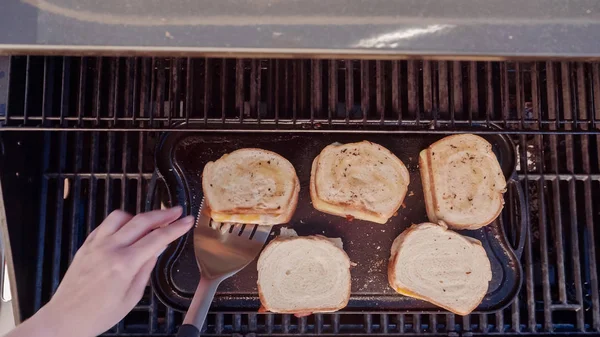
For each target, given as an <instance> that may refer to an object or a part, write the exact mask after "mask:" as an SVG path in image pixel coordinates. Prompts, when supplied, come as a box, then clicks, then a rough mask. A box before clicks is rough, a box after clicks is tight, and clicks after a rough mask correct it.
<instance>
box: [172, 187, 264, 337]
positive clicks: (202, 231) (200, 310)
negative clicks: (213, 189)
mask: <svg viewBox="0 0 600 337" xmlns="http://www.w3.org/2000/svg"><path fill="white" fill-rule="evenodd" d="M210 220H211V219H210V216H209V215H208V209H207V208H206V204H205V203H204V198H203V199H202V203H201V204H200V212H199V213H198V219H197V221H196V227H195V228H194V253H195V255H196V262H197V263H198V267H199V268H200V274H201V277H200V283H199V284H198V288H197V289H196V293H195V294H194V298H193V299H192V303H191V304H190V307H189V309H188V312H187V314H186V315H185V319H184V320H183V325H182V326H181V327H180V328H179V331H178V333H177V336H179V337H191V336H200V330H201V329H202V325H203V324H204V320H205V319H206V314H207V313H208V309H209V308H210V304H211V302H212V300H213V298H214V296H215V292H216V291H217V287H218V286H219V284H220V283H221V282H222V281H223V280H224V279H226V278H228V277H230V276H232V275H233V274H235V273H237V272H238V271H240V270H242V269H243V268H244V267H245V266H247V265H248V264H249V263H250V262H252V260H254V258H255V257H256V256H257V255H258V253H259V252H260V251H261V250H262V248H263V246H264V244H265V242H266V241H267V238H268V237H269V234H270V233H271V227H270V226H258V225H241V224H235V225H224V224H217V223H211V221H210Z"/></svg>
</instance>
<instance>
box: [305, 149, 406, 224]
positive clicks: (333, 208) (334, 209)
mask: <svg viewBox="0 0 600 337" xmlns="http://www.w3.org/2000/svg"><path fill="white" fill-rule="evenodd" d="M362 143H367V144H368V145H369V146H371V145H375V146H379V147H381V149H383V150H384V151H386V152H387V154H388V156H389V157H390V158H392V160H393V161H394V162H395V163H396V164H397V165H398V167H400V174H401V175H402V178H403V179H404V181H405V182H406V185H405V190H404V191H402V194H401V195H400V198H399V202H398V203H397V204H396V205H394V208H393V210H392V211H390V212H387V213H385V214H383V213H378V212H374V211H372V210H370V209H367V208H366V207H364V206H361V205H356V204H351V203H344V202H338V203H331V202H327V201H325V200H323V199H321V198H320V197H319V186H318V185H317V183H316V177H317V174H318V171H319V158H320V156H321V154H319V155H317V156H316V157H315V159H314V160H313V162H312V166H311V173H310V198H311V200H312V202H313V207H315V209H317V210H318V211H321V212H323V213H327V214H331V215H336V216H341V217H345V218H349V219H354V218H355V219H361V220H366V221H371V222H375V223H380V224H385V223H386V222H387V221H388V220H389V218H391V217H392V216H393V215H394V214H395V213H396V212H397V211H398V209H400V207H401V206H402V203H403V202H404V198H405V197H406V193H407V190H408V184H409V182H410V175H409V173H408V169H407V168H406V166H405V165H404V163H403V162H402V161H401V160H400V159H399V158H398V157H396V155H395V154H393V153H392V152H391V151H390V150H388V149H386V148H385V147H383V146H381V145H379V144H376V143H373V142H369V141H366V140H365V141H362V142H356V143H348V144H343V145H344V146H352V145H355V144H362ZM336 146H339V145H336V144H331V145H328V146H326V147H325V148H324V149H323V150H322V151H321V153H323V152H325V151H327V150H328V149H330V148H331V147H336ZM324 205H327V206H326V207H324ZM327 208H329V209H327Z"/></svg>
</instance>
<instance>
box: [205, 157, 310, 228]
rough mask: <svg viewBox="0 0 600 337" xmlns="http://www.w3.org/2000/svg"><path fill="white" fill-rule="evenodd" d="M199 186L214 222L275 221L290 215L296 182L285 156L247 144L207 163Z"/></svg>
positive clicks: (257, 222)
mask: <svg viewBox="0 0 600 337" xmlns="http://www.w3.org/2000/svg"><path fill="white" fill-rule="evenodd" d="M202 190H203V192H204V201H205V202H206V204H207V206H208V208H209V209H210V216H211V217H212V219H213V220H214V221H216V222H234V223H244V224H259V225H277V224H282V223H286V222H288V221H290V219H291V218H292V215H293V214H294V211H295V210H296V205H297V204H298V194H299V192H300V182H299V181H298V177H297V176H296V170H295V169H294V166H292V164H291V163H290V162H289V161H288V160H287V159H285V158H283V157H282V156H280V155H278V154H277V153H274V152H271V151H267V150H262V149H253V148H247V149H240V150H236V151H233V152H231V153H229V154H226V155H224V156H222V157H221V158H219V159H218V160H216V161H214V162H209V163H207V164H206V166H204V172H203V173H202Z"/></svg>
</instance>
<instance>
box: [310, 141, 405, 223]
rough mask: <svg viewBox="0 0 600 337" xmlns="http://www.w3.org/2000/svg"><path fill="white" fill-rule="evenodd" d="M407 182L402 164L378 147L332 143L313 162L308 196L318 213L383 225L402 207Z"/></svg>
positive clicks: (370, 144) (383, 148)
mask: <svg viewBox="0 0 600 337" xmlns="http://www.w3.org/2000/svg"><path fill="white" fill-rule="evenodd" d="M409 179H410V178H409V174H408V170H407V169H406V166H404V163H402V161H401V160H400V159H398V157H396V156H395V155H394V154H393V153H391V152H390V151H389V150H388V149H386V148H385V147H383V146H381V145H379V144H375V143H371V142H368V141H362V142H358V143H350V144H343V145H342V144H332V145H329V146H327V147H325V148H324V149H323V151H321V153H320V154H319V155H318V156H317V157H316V158H315V159H314V161H313V164H312V170H311V175H310V197H311V199H312V203H313V206H314V207H315V208H316V209H318V210H319V211H321V212H325V213H329V214H333V215H339V216H342V217H346V218H350V219H352V218H356V219H361V220H367V221H372V222H377V223H386V222H387V221H388V219H389V218H390V217H392V215H394V213H395V212H396V211H397V210H398V208H400V206H401V205H402V202H403V201H404V196H405V195H406V191H407V189H408V183H409Z"/></svg>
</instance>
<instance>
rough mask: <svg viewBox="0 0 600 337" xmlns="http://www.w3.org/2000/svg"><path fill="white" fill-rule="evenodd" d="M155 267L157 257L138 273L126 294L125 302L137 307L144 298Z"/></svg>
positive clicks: (145, 264) (151, 259)
mask: <svg viewBox="0 0 600 337" xmlns="http://www.w3.org/2000/svg"><path fill="white" fill-rule="evenodd" d="M155 265H156V257H152V258H150V259H149V260H148V261H146V262H145V263H144V264H143V265H142V267H141V268H140V270H139V271H138V273H137V274H136V275H135V277H134V278H133V281H132V282H131V286H130V287H129V290H127V293H126V294H125V300H126V301H127V302H129V303H133V305H135V304H136V303H138V302H139V301H140V300H141V299H142V296H144V289H146V285H147V284H148V280H149V279H150V273H152V269H154V266H155Z"/></svg>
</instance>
